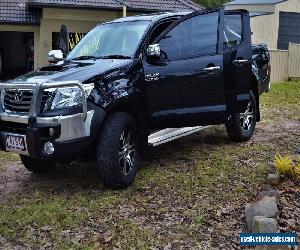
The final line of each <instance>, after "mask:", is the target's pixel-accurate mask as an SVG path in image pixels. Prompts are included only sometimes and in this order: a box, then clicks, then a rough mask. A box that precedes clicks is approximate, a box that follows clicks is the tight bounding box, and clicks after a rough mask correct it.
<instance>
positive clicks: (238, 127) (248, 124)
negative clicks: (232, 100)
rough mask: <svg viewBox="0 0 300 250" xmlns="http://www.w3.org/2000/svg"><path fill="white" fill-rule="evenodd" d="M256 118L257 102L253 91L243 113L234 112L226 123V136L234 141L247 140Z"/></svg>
mask: <svg viewBox="0 0 300 250" xmlns="http://www.w3.org/2000/svg"><path fill="white" fill-rule="evenodd" d="M256 119H257V104H256V99H255V96H254V94H253V92H252V91H251V92H250V99H249V103H248V105H247V108H246V110H245V111H244V112H243V113H235V114H233V115H232V118H231V120H230V121H228V122H227V123H226V130H227V134H228V136H229V137H230V138H231V139H232V140H233V141H236V142H243V141H248V140H249V139H250V138H251V137H252V135H253V133H254V130H255V126H256Z"/></svg>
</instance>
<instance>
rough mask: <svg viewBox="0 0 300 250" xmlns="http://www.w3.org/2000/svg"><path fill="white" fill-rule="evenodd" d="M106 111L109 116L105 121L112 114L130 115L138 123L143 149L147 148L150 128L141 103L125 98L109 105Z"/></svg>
mask: <svg viewBox="0 0 300 250" xmlns="http://www.w3.org/2000/svg"><path fill="white" fill-rule="evenodd" d="M106 111H107V114H106V117H105V119H104V120H106V119H107V117H108V116H109V115H110V114H112V113H117V112H124V113H128V114H130V115H131V116H132V117H133V119H134V120H135V121H136V125H137V129H138V133H139V140H140V145H141V146H142V149H144V148H146V147H147V145H148V135H149V128H148V125H147V122H146V115H145V112H144V111H143V107H142V105H141V104H140V103H138V102H134V101H130V100H129V99H127V98H125V99H122V100H118V102H115V103H113V104H111V105H109V106H108V107H107V108H106Z"/></svg>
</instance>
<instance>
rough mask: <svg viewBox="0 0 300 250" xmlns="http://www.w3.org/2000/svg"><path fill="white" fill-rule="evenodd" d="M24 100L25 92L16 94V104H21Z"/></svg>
mask: <svg viewBox="0 0 300 250" xmlns="http://www.w3.org/2000/svg"><path fill="white" fill-rule="evenodd" d="M22 100H23V92H22V91H17V92H16V93H15V101H16V102H21V101H22Z"/></svg>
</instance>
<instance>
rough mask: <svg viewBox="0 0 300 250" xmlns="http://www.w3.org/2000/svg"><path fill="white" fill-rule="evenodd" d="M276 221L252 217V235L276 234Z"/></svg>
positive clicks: (262, 217)
mask: <svg viewBox="0 0 300 250" xmlns="http://www.w3.org/2000/svg"><path fill="white" fill-rule="evenodd" d="M276 231H277V221H276V220H275V219H273V218H267V217H264V216H254V218H253V224H252V232H253V233H276Z"/></svg>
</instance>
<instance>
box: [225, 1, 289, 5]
mask: <svg viewBox="0 0 300 250" xmlns="http://www.w3.org/2000/svg"><path fill="white" fill-rule="evenodd" d="M285 1H288V0H235V1H231V2H228V3H225V4H224V5H273V4H278V3H281V2H285Z"/></svg>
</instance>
